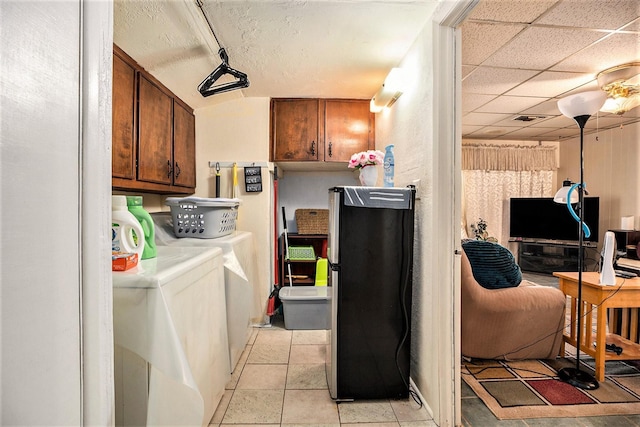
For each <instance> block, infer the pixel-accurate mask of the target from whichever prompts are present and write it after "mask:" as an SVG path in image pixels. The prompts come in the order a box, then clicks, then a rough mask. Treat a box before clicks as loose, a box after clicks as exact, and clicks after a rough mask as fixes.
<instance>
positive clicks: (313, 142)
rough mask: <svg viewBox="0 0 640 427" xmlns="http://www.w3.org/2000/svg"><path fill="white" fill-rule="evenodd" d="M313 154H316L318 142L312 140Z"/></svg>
mask: <svg viewBox="0 0 640 427" xmlns="http://www.w3.org/2000/svg"><path fill="white" fill-rule="evenodd" d="M311 155H312V156H315V155H316V142H315V141H311Z"/></svg>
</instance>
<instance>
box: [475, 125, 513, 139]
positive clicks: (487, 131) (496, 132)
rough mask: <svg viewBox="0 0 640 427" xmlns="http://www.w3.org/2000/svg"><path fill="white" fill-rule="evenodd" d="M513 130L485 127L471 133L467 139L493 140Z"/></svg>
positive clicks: (509, 128)
mask: <svg viewBox="0 0 640 427" xmlns="http://www.w3.org/2000/svg"><path fill="white" fill-rule="evenodd" d="M514 129H515V128H512V127H498V126H487V127H484V128H482V129H480V130H478V131H476V132H473V133H472V134H470V135H468V137H471V138H475V139H478V138H482V139H493V138H498V137H501V136H503V135H506V134H508V133H510V132H513V130H514Z"/></svg>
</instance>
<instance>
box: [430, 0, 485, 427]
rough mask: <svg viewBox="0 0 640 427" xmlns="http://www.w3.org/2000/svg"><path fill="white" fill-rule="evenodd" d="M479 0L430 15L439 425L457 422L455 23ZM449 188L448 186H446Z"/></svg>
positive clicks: (458, 96)
mask: <svg viewBox="0 0 640 427" xmlns="http://www.w3.org/2000/svg"><path fill="white" fill-rule="evenodd" d="M478 1H479V0H448V1H444V2H442V3H440V4H439V5H438V8H437V9H436V11H435V13H434V15H433V23H434V25H433V60H434V66H433V91H434V93H433V124H434V126H433V141H437V143H435V144H434V149H435V153H434V159H435V161H436V165H437V166H438V170H437V173H436V174H435V175H434V180H435V182H434V185H433V187H434V189H437V190H436V191H435V192H434V200H433V203H434V205H433V206H434V211H433V213H434V215H433V224H432V227H433V228H432V229H433V230H434V232H435V236H434V237H435V242H436V244H437V246H438V248H439V250H438V251H437V252H436V253H435V256H436V259H435V260H434V264H435V265H438V266H440V268H438V269H437V272H436V274H435V277H434V279H435V282H434V283H451V284H452V285H453V286H436V287H434V298H436V299H437V301H440V304H439V307H441V309H440V312H439V313H438V314H437V316H436V317H437V318H439V319H441V320H442V325H441V327H440V328H439V331H440V333H439V336H438V337H437V339H436V342H437V343H438V345H439V347H440V348H438V354H441V355H442V358H441V359H440V361H439V372H440V374H439V378H438V380H439V408H438V414H439V417H438V418H439V419H438V420H437V422H438V425H439V426H453V425H455V426H459V425H461V424H462V415H461V385H460V357H461V353H460V261H461V244H460V238H461V234H460V231H461V228H460V218H461V203H462V199H461V183H462V175H461V162H460V157H461V151H462V125H461V123H462V74H461V73H462V65H461V64H462V51H461V46H460V43H461V40H462V37H461V31H460V29H459V26H460V24H461V23H462V22H463V21H464V19H465V18H466V17H467V15H468V14H469V12H470V11H471V10H472V9H473V8H474V7H475V6H476V4H477V3H478ZM452 190H453V191H452Z"/></svg>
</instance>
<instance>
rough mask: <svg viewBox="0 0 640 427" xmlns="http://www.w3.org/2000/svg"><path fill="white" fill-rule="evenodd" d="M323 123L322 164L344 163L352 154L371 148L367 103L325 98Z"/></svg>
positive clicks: (370, 115) (369, 114)
mask: <svg viewBox="0 0 640 427" xmlns="http://www.w3.org/2000/svg"><path fill="white" fill-rule="evenodd" d="M325 120H326V124H325V138H324V142H325V150H324V161H325V162H348V161H349V159H350V158H351V155H352V154H354V153H357V152H359V151H366V150H369V149H371V148H373V114H372V113H371V112H370V111H369V101H363V100H334V99H331V100H329V99H328V100H327V101H326V107H325Z"/></svg>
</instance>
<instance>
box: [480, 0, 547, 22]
mask: <svg viewBox="0 0 640 427" xmlns="http://www.w3.org/2000/svg"><path fill="white" fill-rule="evenodd" d="M556 1H557V0H544V1H541V0H520V1H505V0H484V1H481V2H480V3H478V5H477V6H476V7H475V8H474V9H473V11H472V12H471V14H470V15H469V19H487V20H492V21H501V22H521V23H530V22H533V21H534V20H535V19H536V18H537V17H538V16H540V15H541V14H542V13H543V12H544V11H545V10H547V9H548V8H549V7H551V6H552V5H553V4H554V3H556Z"/></svg>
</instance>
